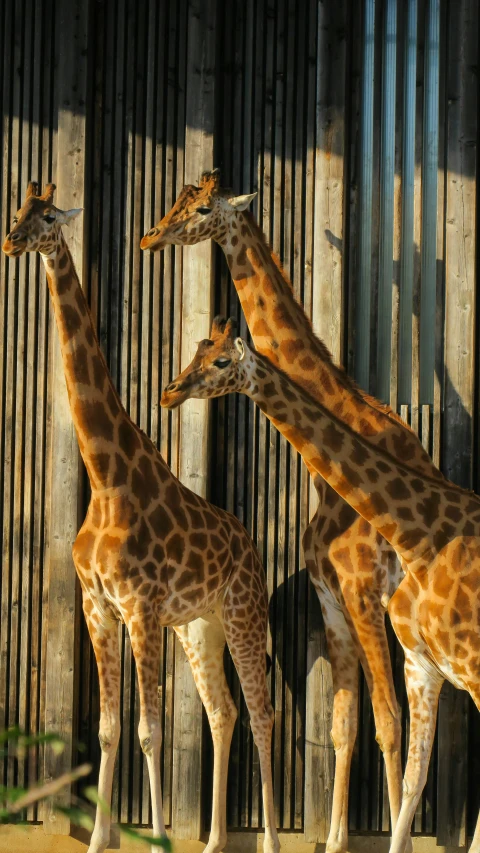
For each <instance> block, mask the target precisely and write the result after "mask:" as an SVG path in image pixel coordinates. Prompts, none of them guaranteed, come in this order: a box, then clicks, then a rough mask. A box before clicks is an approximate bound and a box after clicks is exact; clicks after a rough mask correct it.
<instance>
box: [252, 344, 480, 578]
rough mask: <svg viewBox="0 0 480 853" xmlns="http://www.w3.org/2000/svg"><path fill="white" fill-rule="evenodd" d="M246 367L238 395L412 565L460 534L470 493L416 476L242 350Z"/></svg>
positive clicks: (473, 505)
mask: <svg viewBox="0 0 480 853" xmlns="http://www.w3.org/2000/svg"><path fill="white" fill-rule="evenodd" d="M249 359H251V361H249ZM245 371H246V378H247V379H249V380H250V382H246V383H245V386H244V387H245V391H244V393H246V394H248V396H249V397H251V398H252V400H254V402H255V403H257V405H258V406H259V407H260V408H261V409H262V411H263V412H264V413H265V414H266V415H267V417H268V418H269V419H270V420H271V421H272V423H273V424H274V425H275V426H276V427H277V428H278V429H279V430H280V432H281V433H282V434H283V435H284V436H285V438H286V439H287V440H288V441H289V442H290V443H291V444H292V445H293V446H294V447H295V448H296V449H297V450H298V451H299V452H300V453H301V454H302V456H303V458H304V459H305V461H307V462H308V463H309V465H310V466H311V468H313V469H315V470H316V471H317V472H318V473H319V474H320V475H321V476H322V477H323V478H324V479H325V480H326V481H327V482H328V483H329V485H330V486H332V488H333V489H335V491H336V492H338V493H339V494H340V495H341V496H342V497H343V498H344V500H345V501H346V502H347V503H348V504H349V505H350V506H351V507H352V508H353V509H354V510H355V511H356V512H357V513H358V514H359V515H361V516H362V517H363V518H364V519H366V521H368V522H370V524H372V525H373V527H375V528H376V529H377V530H378V531H379V533H381V535H382V536H383V537H384V538H385V539H387V541H388V542H390V544H391V545H392V547H393V548H394V549H395V551H396V552H397V554H398V555H399V556H400V557H401V558H402V559H403V560H404V561H405V563H406V564H407V565H409V566H410V568H415V563H416V562H417V561H420V563H418V564H417V566H423V565H425V561H426V560H428V561H430V560H431V559H432V557H433V555H434V554H435V553H438V551H439V550H441V548H443V547H444V546H445V544H446V543H447V541H448V540H449V539H450V538H452V537H453V536H454V535H456V534H457V533H460V532H461V525H460V527H459V524H458V523H459V522H461V520H462V518H464V517H465V514H466V515H468V514H470V513H471V512H472V511H476V512H477V513H480V502H479V501H478V500H476V499H473V498H472V497H471V496H470V495H469V494H468V493H466V492H463V491H462V490H461V489H458V488H455V487H451V486H449V485H442V484H440V483H438V482H437V481H435V480H434V479H431V478H426V477H424V476H423V475H421V476H417V475H416V472H414V471H412V470H411V469H410V468H407V467H406V466H402V465H401V464H400V463H397V461H396V460H395V459H394V458H392V457H391V456H390V455H389V454H387V453H386V452H385V451H384V450H382V449H380V448H378V447H375V446H374V445H371V444H370V443H369V442H368V441H367V440H366V439H365V438H363V437H362V436H361V435H358V434H356V433H354V432H353V431H352V429H351V428H349V427H348V426H346V425H345V424H344V423H343V422H342V421H341V420H340V419H339V418H337V417H335V416H334V415H332V414H331V413H330V412H329V411H328V410H327V409H326V408H325V407H324V406H321V405H319V404H318V403H317V402H316V401H315V400H313V399H312V398H311V397H310V396H309V395H308V394H306V393H305V392H304V391H303V389H301V388H300V387H298V386H296V385H294V384H293V383H292V382H291V381H290V379H289V377H287V376H286V375H285V374H284V373H282V372H280V371H279V370H277V369H276V368H275V367H274V366H273V365H272V364H271V362H270V361H269V359H267V358H264V357H262V356H260V355H258V354H256V353H255V354H253V353H248V355H247V356H246V364H245ZM452 507H453V509H452ZM448 508H449V509H448ZM447 510H448V511H447ZM448 519H450V521H448ZM455 520H456V524H454V523H453V522H454V521H455Z"/></svg>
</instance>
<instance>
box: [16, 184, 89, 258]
mask: <svg viewBox="0 0 480 853" xmlns="http://www.w3.org/2000/svg"><path fill="white" fill-rule="evenodd" d="M54 192H55V184H47V186H46V187H45V191H44V193H43V195H39V194H38V184H36V183H35V182H34V181H30V183H29V185H28V187H27V194H26V197H25V201H24V203H23V205H22V207H21V208H20V210H19V211H18V212H17V213H16V214H15V216H14V217H13V224H12V230H11V231H10V233H9V234H7V236H6V238H5V242H4V244H3V246H2V249H3V251H4V252H5V254H6V255H9V257H11V258H18V257H20V255H23V253H24V252H35V251H39V252H41V254H42V255H51V254H52V253H53V252H55V249H56V247H57V246H58V243H59V240H60V232H61V228H62V225H68V223H69V222H70V221H71V220H72V219H74V218H75V217H76V216H78V214H79V213H81V212H82V211H81V208H77V209H75V208H74V209H72V210H59V209H58V207H55V205H54V204H53V195H54Z"/></svg>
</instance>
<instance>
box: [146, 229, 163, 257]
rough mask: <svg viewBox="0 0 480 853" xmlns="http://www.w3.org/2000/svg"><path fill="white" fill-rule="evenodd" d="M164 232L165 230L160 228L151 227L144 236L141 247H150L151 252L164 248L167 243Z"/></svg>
mask: <svg viewBox="0 0 480 853" xmlns="http://www.w3.org/2000/svg"><path fill="white" fill-rule="evenodd" d="M163 234H164V232H162V231H160V229H159V228H156V227H155V228H150V231H147V233H146V234H145V236H144V237H142V239H141V241H140V248H141V249H143V250H144V251H145V250H146V249H150V251H151V252H158V251H159V250H160V249H164V248H165V246H166V245H167V243H166V241H165V240H163V239H162V237H163Z"/></svg>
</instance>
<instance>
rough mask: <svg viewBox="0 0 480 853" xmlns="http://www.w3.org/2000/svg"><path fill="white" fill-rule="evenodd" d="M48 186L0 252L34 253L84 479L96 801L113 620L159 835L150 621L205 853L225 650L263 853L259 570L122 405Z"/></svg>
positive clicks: (114, 658)
mask: <svg viewBox="0 0 480 853" xmlns="http://www.w3.org/2000/svg"><path fill="white" fill-rule="evenodd" d="M54 191H55V187H54V185H53V184H49V185H48V186H47V187H46V190H45V192H44V193H43V195H39V194H38V186H37V185H36V184H35V183H34V182H31V183H30V184H29V186H28V190H27V195H26V199H25V202H24V204H23V206H22V208H21V209H20V210H19V211H18V213H17V214H16V216H15V217H14V221H13V225H12V228H11V231H10V232H9V234H8V235H7V237H6V239H5V242H4V244H3V251H4V252H5V254H6V255H8V256H9V257H12V258H17V257H19V256H20V255H21V254H23V252H26V251H35V250H38V251H39V252H40V253H41V255H42V259H43V261H44V265H45V269H46V274H47V281H48V287H49V291H50V296H51V299H52V304H53V308H54V312H55V319H56V323H57V327H58V333H59V338H60V349H61V355H62V360H63V367H64V373H65V380H66V385H67V391H68V396H69V403H70V410H71V414H72V419H73V423H74V426H75V429H76V433H77V437H78V443H79V448H80V452H81V455H82V458H83V460H84V462H85V465H86V469H87V473H88V477H89V480H90V484H91V491H92V495H91V500H90V504H89V507H88V511H87V515H86V518H85V521H84V523H83V525H82V527H81V529H80V532H79V533H78V536H77V538H76V540H75V543H74V546H73V559H74V563H75V568H76V571H77V575H78V578H79V580H80V584H81V588H82V600H83V610H84V613H85V618H86V621H87V625H88V630H89V633H90V637H91V640H92V644H93V648H94V653H95V657H96V661H97V667H98V674H99V682H100V731H99V738H100V745H101V750H102V754H101V764H100V774H99V781H98V791H99V795H100V802H101V801H104V802H106V803H107V804H110V800H111V793H112V781H113V770H114V763H115V755H116V752H117V747H118V742H119V736H120V678H121V669H120V653H119V644H118V621H119V620H120V621H123V622H124V623H125V625H126V628H127V630H128V632H129V635H130V640H131V645H132V651H133V654H134V658H135V662H136V668H137V676H138V686H139V696H140V722H139V727H138V734H139V739H140V743H141V746H142V749H143V751H144V753H145V755H146V761H147V766H148V772H149V777H150V792H151V798H152V815H153V830H154V833H155V834H156V835H164V834H165V824H164V820H163V814H162V797H161V782H160V746H161V726H160V720H159V710H158V692H157V690H158V675H159V663H160V649H161V632H162V626H165V625H169V626H171V627H173V628H174V630H175V631H176V633H177V635H178V637H179V639H180V641H181V643H182V645H183V647H184V649H185V652H186V654H187V657H188V659H189V661H190V665H191V667H192V672H193V676H194V679H195V683H196V685H197V689H198V691H199V693H200V696H201V699H202V701H203V704H204V706H205V709H206V712H207V715H208V718H209V723H210V728H211V731H212V737H213V743H214V780H213V807H212V825H211V832H210V838H209V841H208V844H207V846H206V853H220V851H221V850H223V847H224V845H225V843H226V787H227V785H226V780H227V769H228V757H229V749H230V742H231V738H232V734H233V728H234V724H235V719H236V709H235V705H234V703H233V700H232V697H231V695H230V691H229V689H228V686H227V682H226V678H225V673H224V668H223V652H224V647H225V643H227V645H228V647H229V650H230V652H231V655H232V658H233V660H234V663H235V667H236V669H237V672H238V675H239V679H240V683H241V686H242V690H243V693H244V696H245V701H246V704H247V707H248V711H249V715H250V721H251V727H252V731H253V737H254V740H255V742H256V744H257V747H258V750H259V759H260V767H261V774H262V785H263V795H264V810H265V841H264V850H265V853H277V851H278V850H279V842H278V835H277V832H276V828H275V815H274V804H273V791H272V774H271V732H272V726H273V710H272V706H271V703H270V699H269V695H268V691H267V686H266V666H265V660H266V640H267V588H266V579H265V574H264V570H263V567H262V565H261V562H260V559H259V556H258V553H257V551H256V548H255V545H254V543H253V541H252V539H251V538H250V536H249V535H248V533H247V531H246V530H245V529H244V527H243V526H242V525H241V524H240V522H239V521H238V520H237V519H236V518H235V517H234V516H232V515H231V514H230V513H228V512H226V511H224V510H222V509H219V508H217V507H215V506H213V505H212V504H210V503H209V502H208V501H206V500H204V499H203V498H200V497H199V496H197V495H195V494H194V493H193V492H191V491H190V490H189V489H187V488H186V487H185V486H183V485H182V484H181V483H180V482H179V481H178V480H177V478H176V477H175V476H174V475H173V474H172V472H171V471H170V469H169V468H168V466H167V464H166V463H165V461H164V460H163V458H162V456H161V455H160V453H159V452H158V450H157V448H156V447H155V445H154V444H153V443H152V441H150V439H149V438H148V437H147V436H146V435H145V434H144V433H143V432H142V431H141V430H140V429H139V428H138V427H137V426H136V425H135V424H134V423H133V422H132V420H131V419H130V417H129V416H128V414H127V412H126V411H125V408H124V406H123V404H122V402H121V400H120V397H119V396H118V394H117V392H116V390H115V388H114V385H113V382H112V379H111V377H110V374H109V372H108V369H107V365H106V362H105V359H104V357H103V354H102V351H101V349H100V346H99V344H98V340H97V336H96V331H95V327H94V324H93V322H92V318H91V315H90V311H89V308H88V305H87V302H86V299H85V296H84V293H83V291H82V288H81V286H80V282H79V280H78V276H77V273H76V271H75V268H74V265H73V261H72V257H71V254H70V252H69V249H68V246H67V244H66V242H65V239H64V237H63V234H62V225H64V224H67V223H68V221H69V220H71V219H72V217H74V216H76V215H78V212H79V211H78V210H71V211H61V210H59V209H58V208H56V207H55V206H54V204H53V197H54ZM109 837H110V818H109V815H108V814H107V813H105V811H104V809H103V807H102V806H100V805H99V806H98V807H97V813H96V819H95V826H94V830H93V834H92V838H91V841H90V846H89V853H102V851H104V850H105V848H106V847H107V845H108V842H109ZM155 849H156V848H152V853H153V850H155Z"/></svg>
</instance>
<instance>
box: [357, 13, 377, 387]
mask: <svg viewBox="0 0 480 853" xmlns="http://www.w3.org/2000/svg"><path fill="white" fill-rule="evenodd" d="M374 62H375V0H365V2H364V4H363V30H362V100H361V125H360V126H361V142H360V169H359V171H360V174H359V195H360V199H359V203H360V210H361V217H360V223H359V241H358V290H357V295H356V302H355V315H356V317H355V335H356V336H355V378H356V380H357V382H358V383H359V385H360V386H361V387H362V388H366V389H367V390H368V387H369V374H370V329H371V317H370V311H371V277H372V211H373V167H374V164H373V103H374Z"/></svg>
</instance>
